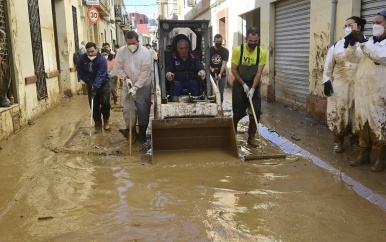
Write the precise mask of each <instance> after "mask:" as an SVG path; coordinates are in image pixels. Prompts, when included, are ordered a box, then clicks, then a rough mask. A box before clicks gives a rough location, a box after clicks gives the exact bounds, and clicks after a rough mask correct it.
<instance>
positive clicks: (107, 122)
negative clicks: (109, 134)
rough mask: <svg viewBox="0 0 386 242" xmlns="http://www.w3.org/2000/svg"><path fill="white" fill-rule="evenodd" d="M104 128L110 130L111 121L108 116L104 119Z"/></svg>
mask: <svg viewBox="0 0 386 242" xmlns="http://www.w3.org/2000/svg"><path fill="white" fill-rule="evenodd" d="M103 129H104V130H110V122H109V119H108V118H106V119H103Z"/></svg>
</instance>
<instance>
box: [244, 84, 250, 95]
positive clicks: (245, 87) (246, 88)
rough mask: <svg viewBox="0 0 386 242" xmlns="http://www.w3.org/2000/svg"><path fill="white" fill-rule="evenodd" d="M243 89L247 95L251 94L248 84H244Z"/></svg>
mask: <svg viewBox="0 0 386 242" xmlns="http://www.w3.org/2000/svg"><path fill="white" fill-rule="evenodd" d="M243 88H244V92H245V93H246V94H248V92H249V87H248V85H247V84H245V83H244V84H243Z"/></svg>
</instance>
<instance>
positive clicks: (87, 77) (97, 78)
mask: <svg viewBox="0 0 386 242" xmlns="http://www.w3.org/2000/svg"><path fill="white" fill-rule="evenodd" d="M90 65H91V69H90ZM77 69H78V76H79V78H80V79H81V80H82V81H84V82H85V83H87V84H88V85H93V86H94V87H96V88H100V87H101V86H102V85H104V84H106V83H108V82H109V81H110V78H109V75H108V71H107V60H106V59H105V58H104V57H103V56H102V55H101V54H100V53H98V54H97V57H96V58H95V59H94V60H93V61H90V59H89V58H88V57H87V53H85V54H83V55H81V56H80V58H79V62H78V66H77Z"/></svg>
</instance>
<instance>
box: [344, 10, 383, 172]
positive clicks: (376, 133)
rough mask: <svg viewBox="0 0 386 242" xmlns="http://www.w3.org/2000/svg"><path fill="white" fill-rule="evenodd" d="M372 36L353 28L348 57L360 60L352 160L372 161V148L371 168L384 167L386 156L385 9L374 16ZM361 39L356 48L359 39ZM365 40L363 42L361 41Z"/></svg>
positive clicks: (352, 162)
mask: <svg viewBox="0 0 386 242" xmlns="http://www.w3.org/2000/svg"><path fill="white" fill-rule="evenodd" d="M373 23H374V25H373V36H372V37H370V38H369V40H368V41H365V40H363V35H362V34H361V33H360V32H359V31H356V30H353V31H352V36H351V38H350V44H349V45H348V47H347V49H346V50H345V53H346V58H347V60H348V61H350V62H352V63H358V70H357V73H356V76H355V90H354V93H355V94H354V96H355V119H356V122H355V125H354V131H358V134H359V146H360V154H359V156H358V157H357V158H356V159H355V160H353V161H351V162H350V164H351V165H352V166H359V165H362V164H365V163H369V162H370V152H371V150H374V151H375V152H376V161H375V163H374V164H373V165H372V166H371V171H374V172H377V171H382V170H383V169H384V168H385V160H386V142H385V134H386V85H385V76H386V10H382V11H380V12H378V13H377V14H376V15H375V17H374V19H373ZM358 42H359V43H360V44H359V47H360V48H356V43H358ZM361 42H362V43H361Z"/></svg>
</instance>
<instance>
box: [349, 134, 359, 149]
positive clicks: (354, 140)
mask: <svg viewBox="0 0 386 242" xmlns="http://www.w3.org/2000/svg"><path fill="white" fill-rule="evenodd" d="M350 146H351V148H353V149H354V150H356V149H358V148H359V138H358V136H357V135H354V134H351V135H350Z"/></svg>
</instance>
